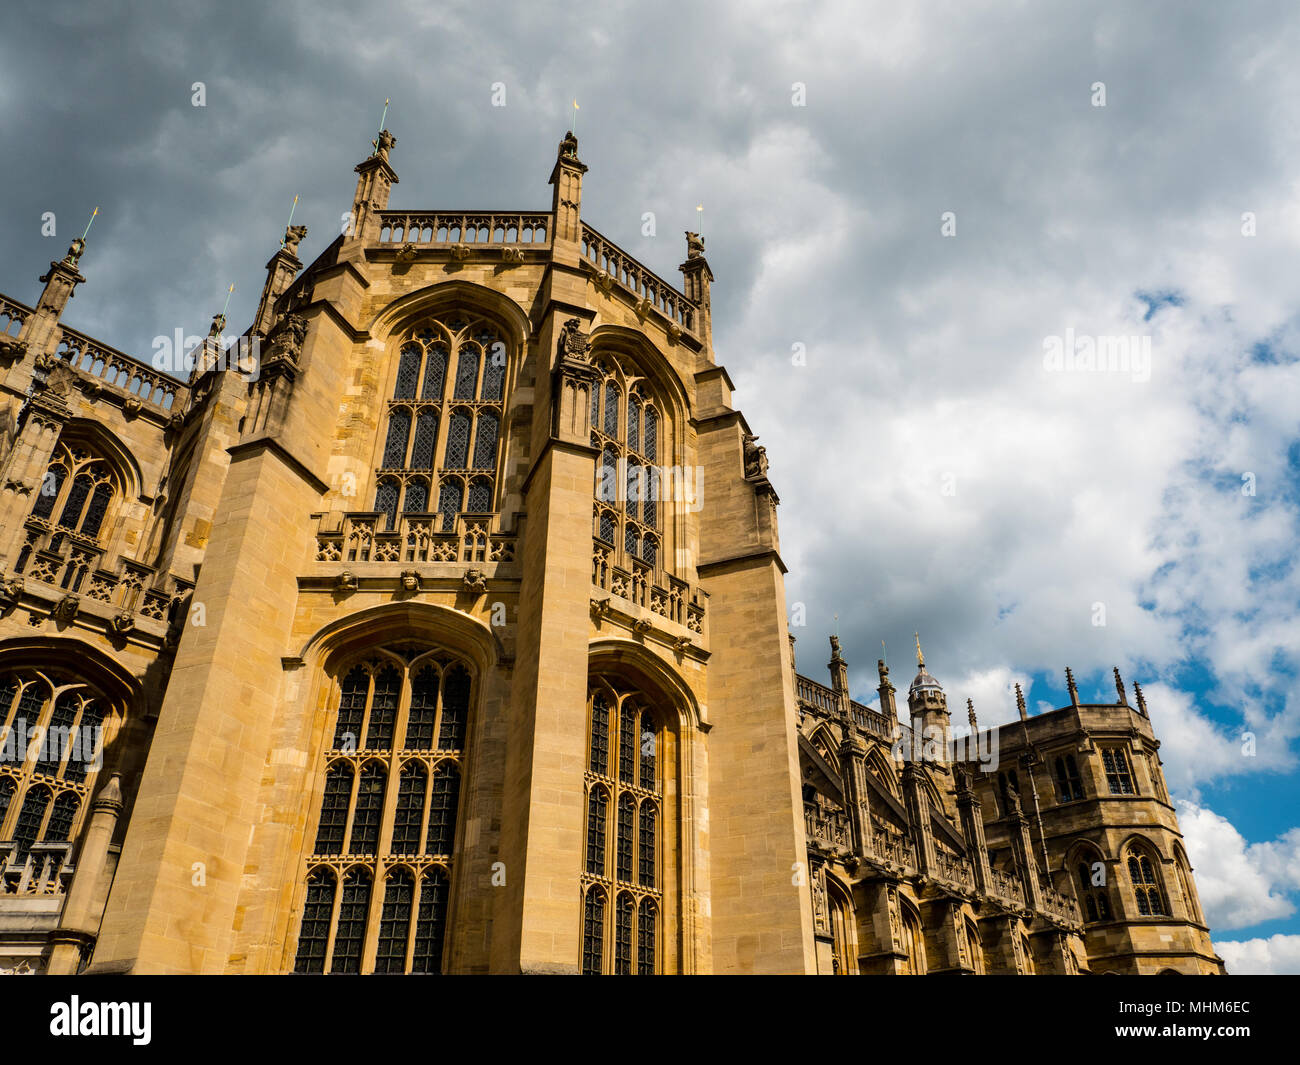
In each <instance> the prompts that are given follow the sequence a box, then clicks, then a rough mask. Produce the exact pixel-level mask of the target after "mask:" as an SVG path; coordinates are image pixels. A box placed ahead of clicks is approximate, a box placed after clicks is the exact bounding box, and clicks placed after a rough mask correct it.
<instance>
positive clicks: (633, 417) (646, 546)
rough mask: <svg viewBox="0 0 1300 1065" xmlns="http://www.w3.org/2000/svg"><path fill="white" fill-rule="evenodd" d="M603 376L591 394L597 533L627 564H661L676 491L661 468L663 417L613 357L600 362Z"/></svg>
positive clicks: (643, 390)
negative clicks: (658, 533) (662, 537)
mask: <svg viewBox="0 0 1300 1065" xmlns="http://www.w3.org/2000/svg"><path fill="white" fill-rule="evenodd" d="M596 367H597V369H599V370H600V371H601V372H602V374H603V377H602V380H601V382H598V383H597V384H596V385H595V386H594V387H593V388H592V393H591V444H592V446H593V447H596V448H599V449H600V461H599V463H598V464H597V467H596V501H597V503H598V506H597V508H596V533H595V535H596V536H597V537H598V538H599V539H600V540H602V541H604V542H605V543H606V544H610V545H617V546H618V547H620V548H621V549H622V554H623V556H624V561H625V562H627V563H631V562H632V561H633V560H636V561H637V562H642V563H645V564H646V565H647V566H649V567H650V568H651V569H654V568H655V566H657V565H658V562H659V557H660V553H659V540H658V539H657V537H655V536H654V535H651V534H652V533H653V532H654V531H655V530H657V529H659V528H661V527H662V525H663V522H664V515H663V514H662V513H661V508H663V507H664V506H666V502H665V501H666V500H667V499H668V498H669V497H670V495H671V491H672V489H673V486H672V485H671V484H669V483H667V481H666V479H665V478H666V477H667V476H671V471H669V470H666V469H662V468H660V467H659V466H658V441H659V412H658V411H657V410H656V408H655V406H654V400H653V399H652V398H651V397H650V395H649V393H648V392H647V390H646V388H645V385H644V384H643V383H642V382H641V381H640V379H639V378H635V377H628V376H625V375H624V372H623V370H622V369H621V368H619V367H618V365H617V363H616V362H615V361H614V360H613V358H612V357H606V358H604V359H601V360H598V361H597V362H596Z"/></svg>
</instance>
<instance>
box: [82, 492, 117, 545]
mask: <svg viewBox="0 0 1300 1065" xmlns="http://www.w3.org/2000/svg"><path fill="white" fill-rule="evenodd" d="M112 498H113V486H112V485H111V484H109V483H108V482H107V481H100V482H99V484H97V485H95V491H94V492H93V493H91V496H90V506H88V507H87V508H86V516H85V517H84V518H83V519H82V521H81V535H82V536H89V537H91V538H92V539H93V538H95V537H97V536H98V535H99V527H100V526H101V525H103V524H104V515H105V514H107V513H108V503H109V500H111V499H112Z"/></svg>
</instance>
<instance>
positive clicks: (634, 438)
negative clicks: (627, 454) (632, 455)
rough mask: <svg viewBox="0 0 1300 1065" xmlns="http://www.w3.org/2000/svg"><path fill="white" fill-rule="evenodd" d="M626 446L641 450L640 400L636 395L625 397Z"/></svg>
mask: <svg viewBox="0 0 1300 1065" xmlns="http://www.w3.org/2000/svg"><path fill="white" fill-rule="evenodd" d="M627 446H628V447H630V448H631V449H632V450H633V451H640V450H641V400H640V399H639V398H638V397H636V396H628V397H627Z"/></svg>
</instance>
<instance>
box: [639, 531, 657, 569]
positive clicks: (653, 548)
mask: <svg viewBox="0 0 1300 1065" xmlns="http://www.w3.org/2000/svg"><path fill="white" fill-rule="evenodd" d="M641 558H642V560H643V561H644V562H645V563H646V564H647V565H651V566H653V565H654V564H655V563H656V562H658V561H659V544H658V543H656V542H655V538H654V537H653V536H647V537H646V538H645V539H644V540H642V541H641Z"/></svg>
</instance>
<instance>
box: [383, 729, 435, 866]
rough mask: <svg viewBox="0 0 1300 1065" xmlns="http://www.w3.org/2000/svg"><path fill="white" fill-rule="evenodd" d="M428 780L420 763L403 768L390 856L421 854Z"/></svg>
mask: <svg viewBox="0 0 1300 1065" xmlns="http://www.w3.org/2000/svg"><path fill="white" fill-rule="evenodd" d="M408 734H409V733H408ZM427 779H428V776H427V774H426V773H425V771H424V766H422V765H421V764H420V763H419V762H407V763H406V765H404V766H402V777H401V782H400V783H399V784H398V786H397V812H396V815H395V817H394V820H393V845H392V847H390V848H389V853H390V854H419V853H420V827H421V823H422V821H423V819H424V792H425V783H426V781H427Z"/></svg>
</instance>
